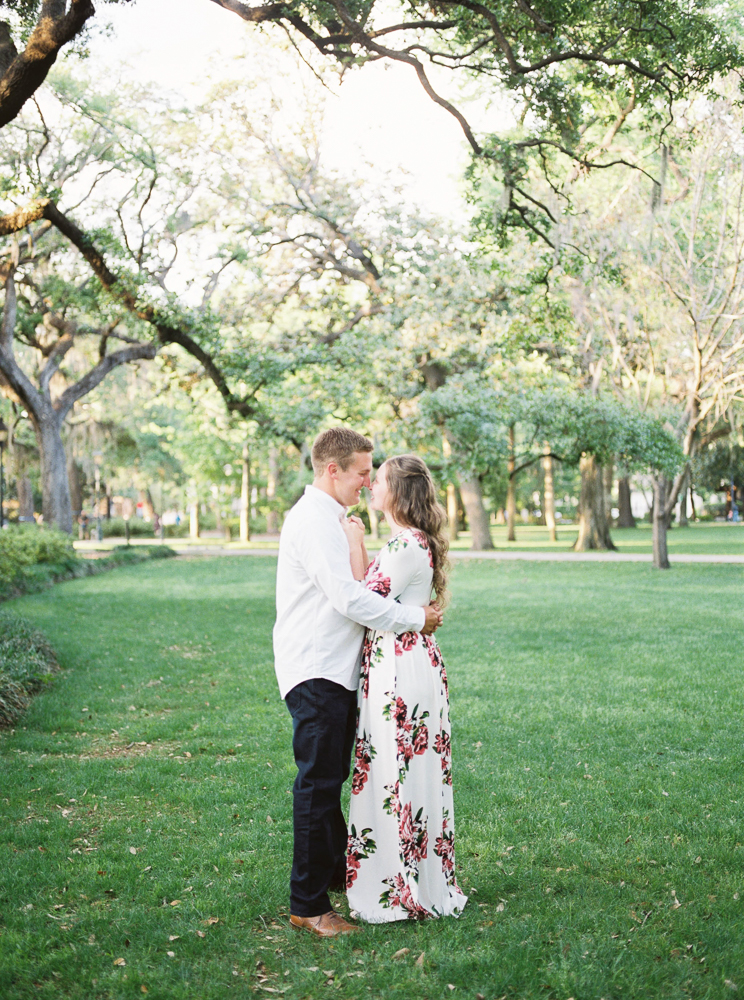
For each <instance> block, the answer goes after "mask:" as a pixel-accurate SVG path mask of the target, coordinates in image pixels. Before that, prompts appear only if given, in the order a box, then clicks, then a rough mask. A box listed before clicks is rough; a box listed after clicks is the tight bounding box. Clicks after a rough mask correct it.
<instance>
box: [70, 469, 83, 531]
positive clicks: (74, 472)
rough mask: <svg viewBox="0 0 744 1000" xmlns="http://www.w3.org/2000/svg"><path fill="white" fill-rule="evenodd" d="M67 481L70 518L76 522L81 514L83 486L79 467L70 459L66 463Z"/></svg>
mask: <svg viewBox="0 0 744 1000" xmlns="http://www.w3.org/2000/svg"><path fill="white" fill-rule="evenodd" d="M67 479H68V481H69V484H70V504H71V506H72V517H73V520H75V521H77V519H78V518H79V517H80V515H81V514H82V512H83V484H82V477H81V475H80V466H79V465H78V463H77V462H76V461H75V459H74V458H72V457H70V458H69V460H68V462H67Z"/></svg>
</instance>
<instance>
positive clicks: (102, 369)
mask: <svg viewBox="0 0 744 1000" xmlns="http://www.w3.org/2000/svg"><path fill="white" fill-rule="evenodd" d="M157 353H158V348H157V344H139V345H138V346H137V347H124V348H122V350H120V351H114V353H113V354H107V355H106V356H105V357H104V358H102V359H101V360H100V361H99V362H98V364H97V365H96V366H95V367H94V368H91V369H90V371H89V372H86V374H85V375H83V377H82V378H81V379H79V380H78V381H77V382H75V383H74V385H71V386H68V388H67V389H65V391H64V392H63V393H62V395H61V396H60V397H59V398H58V399H57V400H55V402H54V404H53V405H54V409H55V411H56V413H57V419H58V421H59V423H60V424H61V423H62V421H63V420H64V419H65V417H66V416H67V414H68V413H69V412H70V410H71V408H72V406H73V405H74V404H75V403H76V402H77V400H78V399H81V398H82V397H83V396H86V395H87V394H88V393H89V392H90V391H91V390H92V389H95V387H96V386H97V385H98V384H99V383H100V382H102V381H103V380H104V379H105V378H106V376H107V375H108V373H109V372H110V371H112V370H113V369H114V368H118V367H119V365H125V364H127V363H128V362H130V361H139V360H140V359H148V360H152V358H154V357H155V355H156V354H157Z"/></svg>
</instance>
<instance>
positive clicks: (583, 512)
mask: <svg viewBox="0 0 744 1000" xmlns="http://www.w3.org/2000/svg"><path fill="white" fill-rule="evenodd" d="M579 471H580V472H581V495H580V498H579V536H578V538H577V539H576V542H575V544H574V552H588V551H590V550H592V549H596V550H599V551H607V550H608V549H610V550H613V551H614V550H615V545H614V543H613V541H612V538H611V537H610V529H609V527H608V526H607V513H606V511H605V489H604V477H603V473H602V466H601V465H600V464H599V463H598V462H597V460H596V459H595V457H594V455H588V454H586V453H584V454H583V455H582V456H581V460H580V462H579Z"/></svg>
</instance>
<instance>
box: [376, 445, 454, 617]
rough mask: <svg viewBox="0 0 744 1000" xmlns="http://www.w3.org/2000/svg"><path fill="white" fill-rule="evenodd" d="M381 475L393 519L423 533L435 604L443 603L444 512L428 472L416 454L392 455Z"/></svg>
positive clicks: (446, 567) (445, 567)
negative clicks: (429, 563) (429, 557)
mask: <svg viewBox="0 0 744 1000" xmlns="http://www.w3.org/2000/svg"><path fill="white" fill-rule="evenodd" d="M385 479H386V481H387V486H388V490H389V492H390V512H391V514H392V515H393V517H394V518H395V520H396V521H397V523H398V524H401V525H404V526H405V527H407V528H415V529H417V530H418V531H421V532H423V534H424V535H426V540H427V541H428V543H429V551H430V552H431V556H432V564H433V568H434V577H433V579H432V587H433V588H434V593H435V594H436V600H437V604H438V605H439V606H440V607H444V605H445V604H446V603H447V600H448V598H449V593H448V592H447V574H448V572H449V561H448V560H447V550H448V549H449V541H448V539H447V535H446V533H445V525H446V524H447V514H446V513H445V510H444V507H442V505H441V504H440V503H439V501H438V500H437V489H436V486H435V485H434V480H433V479H432V478H431V473H430V472H429V470H428V468H427V466H426V463H425V462H424V461H422V460H421V459H420V458H419V457H418V455H395V456H394V457H393V458H389V459H388V460H387V461H386V462H385Z"/></svg>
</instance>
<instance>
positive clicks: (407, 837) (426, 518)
mask: <svg viewBox="0 0 744 1000" xmlns="http://www.w3.org/2000/svg"><path fill="white" fill-rule="evenodd" d="M370 507H371V509H372V510H379V511H381V512H382V513H383V514H384V515H385V518H386V520H387V522H388V524H389V525H390V530H391V534H392V537H391V538H390V541H389V542H388V543H387V544H386V545H385V546H384V547H383V549H382V550H381V552H380V554H379V555H378V556H377V558H376V559H375V560H374V562H372V563H369V560H368V558H367V553H366V550H365V547H364V529H363V526H362V525H361V522H360V521H359V520H358V519H351V520H350V521H349V522H348V523H347V524H346V526H345V530H346V533H347V536H348V537H349V548H350V552H351V566H352V571H353V573H354V576H355V577H356V578H357V579H358V580H361V579H364V580H365V581H366V584H367V586H368V587H369V588H370V590H374V591H376V592H377V593H379V594H382V595H383V596H385V597H387V596H388V595H391V596H392V597H394V598H395V599H396V600H399V601H401V602H403V603H405V604H420V605H421V606H422V607H423V606H425V605H427V604H428V603H429V601H430V598H431V592H432V588H433V590H434V592H435V594H436V599H437V602H438V603H439V604H440V605H441V604H443V603H444V601H445V599H446V583H447V578H446V568H447V562H446V556H447V539H446V536H445V534H444V524H445V519H446V518H445V513H444V510H443V509H442V507H441V506H440V504H439V503H438V502H437V495H436V489H435V487H434V483H433V482H432V478H431V474H430V473H429V470H428V469H427V467H426V465H425V463H424V462H422V461H421V459H420V458H417V457H416V456H415V455H399V456H397V457H395V458H390V459H388V461H387V462H385V463H384V465H382V466H381V468H380V470H379V472H378V473H377V477H376V479H375V482H374V484H373V486H372V503H371V504H370ZM351 791H352V795H351V806H350V812H349V846H348V853H347V869H346V889H347V896H348V899H349V906H350V907H351V909H352V911H353V912H355V915H356V916H358V917H360V918H361V919H362V920H366V921H368V922H369V923H384V922H387V921H391V920H406V919H417V918H424V917H443V916H448V915H452V914H455V915H459V913H460V911H461V910H462V908H463V907H464V906H465V903H466V902H467V897H466V896H464V895H463V893H462V892H461V890H460V888H459V887H458V885H457V882H456V880H455V853H454V813H453V807H452V770H451V758H450V721H449V703H448V696H447V674H446V672H445V669H444V662H443V661H442V656H441V653H440V652H439V647H438V646H437V643H436V640H435V639H434V637H433V636H423V635H421V634H420V633H418V632H403V633H402V634H401V635H395V634H393V633H392V632H369V631H368V632H367V636H366V639H365V643H364V652H363V654H362V676H361V680H360V686H359V720H358V723H357V740H356V755H355V761H354V775H353V779H352V789H351Z"/></svg>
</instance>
